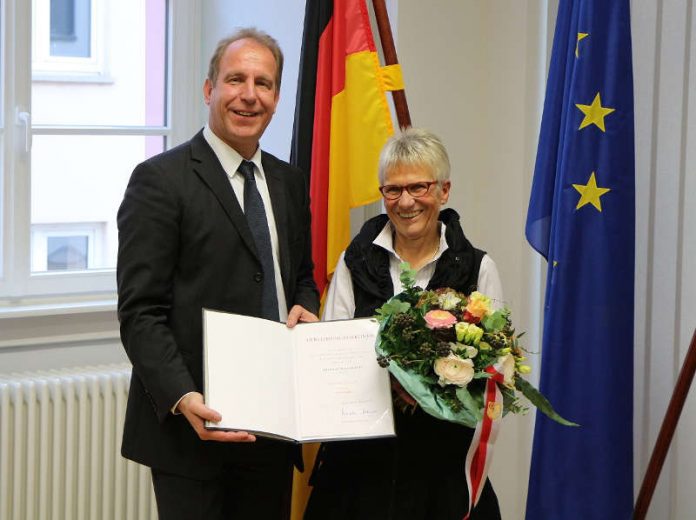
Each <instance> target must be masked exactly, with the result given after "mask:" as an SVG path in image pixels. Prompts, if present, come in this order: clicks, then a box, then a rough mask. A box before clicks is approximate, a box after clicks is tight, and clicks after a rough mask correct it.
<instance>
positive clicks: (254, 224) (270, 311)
mask: <svg viewBox="0 0 696 520" xmlns="http://www.w3.org/2000/svg"><path fill="white" fill-rule="evenodd" d="M237 171H239V173H241V174H242V175H243V176H244V213H245V214H246V218H247V222H248V223H249V228H250V229H251V234H252V235H253V236H254V243H255V244H256V251H257V252H258V253H259V258H260V260H261V267H262V268H263V295H262V299H261V317H262V318H267V319H269V320H275V321H278V320H279V316H278V294H277V293H276V284H275V272H274V270H273V251H272V250H271V233H270V232H269V230H268V220H267V219H266V210H265V209H264V206H263V200H262V199H261V194H260V193H259V190H258V188H257V187H256V179H255V178H254V163H252V162H251V161H242V164H240V165H239V168H238V169H237Z"/></svg>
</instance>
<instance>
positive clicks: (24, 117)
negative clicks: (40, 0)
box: [0, 0, 202, 317]
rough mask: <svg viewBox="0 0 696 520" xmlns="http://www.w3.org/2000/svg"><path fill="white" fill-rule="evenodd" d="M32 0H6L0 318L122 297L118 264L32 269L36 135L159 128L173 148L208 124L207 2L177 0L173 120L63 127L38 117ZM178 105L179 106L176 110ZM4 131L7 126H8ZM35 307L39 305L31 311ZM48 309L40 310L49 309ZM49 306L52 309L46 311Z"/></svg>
mask: <svg viewBox="0 0 696 520" xmlns="http://www.w3.org/2000/svg"><path fill="white" fill-rule="evenodd" d="M32 3H33V2H28V1H26V0H0V21H1V24H0V30H1V31H2V32H1V34H0V37H1V38H2V39H1V41H0V51H1V52H2V63H3V64H4V67H3V68H4V70H3V71H2V72H1V73H0V76H1V77H2V80H3V81H2V83H1V84H0V87H1V88H2V105H3V110H2V115H3V121H2V123H1V124H0V127H1V128H2V129H0V144H2V146H1V147H0V158H1V161H2V162H1V163H0V196H1V197H2V198H1V199H0V225H1V226H2V227H1V228H0V317H2V314H3V313H12V312H16V311H17V308H18V307H21V308H27V309H31V308H32V306H34V307H36V308H37V309H44V310H45V309H47V308H49V309H50V306H51V305H53V304H55V305H56V306H58V307H61V308H63V307H64V305H65V302H71V303H70V304H71V305H73V304H74V305H77V306H79V305H85V306H90V305H93V302H94V301H105V300H109V301H111V304H110V306H111V307H113V304H114V302H115V298H116V276H115V270H114V269H95V270H89V271H83V272H72V271H68V272H44V273H33V272H32V270H31V228H32V226H31V198H30V197H31V192H30V186H31V182H30V172H31V170H30V167H31V165H30V161H31V138H32V136H33V135H85V134H87V135H139V136H140V135H158V136H163V137H164V138H165V143H166V144H165V147H166V148H171V147H173V146H176V145H177V144H179V143H181V142H183V141H184V140H186V139H188V138H190V137H191V136H192V135H193V134H194V133H195V132H196V131H197V130H198V129H200V126H201V120H200V105H201V100H200V88H201V87H200V85H201V82H202V79H201V78H200V77H198V75H197V74H196V71H199V70H202V69H201V67H200V57H199V54H200V17H201V13H200V4H199V3H198V2H192V1H190V0H169V7H168V17H169V19H168V29H167V37H168V40H169V41H168V48H169V53H168V66H167V71H168V72H167V74H168V77H167V80H166V84H167V86H168V89H169V93H168V106H167V111H166V113H167V114H168V121H167V122H166V124H165V125H164V126H157V127H143V126H138V127H127V126H124V127H98V126H80V127H76V126H55V125H40V126H38V125H32V124H31V98H30V96H31V84H32V72H31V66H29V65H30V63H31V51H30V49H31V43H32V42H31V41H30V40H31V36H30V35H31V34H32V31H31V24H32V20H31V13H32ZM172 107H176V111H173V110H172ZM3 130H4V131H3ZM29 312H31V311H29ZM42 312H44V311H37V313H42ZM46 312H49V311H46Z"/></svg>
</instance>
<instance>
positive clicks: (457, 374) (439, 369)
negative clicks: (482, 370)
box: [434, 354, 474, 386]
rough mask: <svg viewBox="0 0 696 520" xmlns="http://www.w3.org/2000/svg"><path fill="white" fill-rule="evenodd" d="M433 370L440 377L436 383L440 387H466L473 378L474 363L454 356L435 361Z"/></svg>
mask: <svg viewBox="0 0 696 520" xmlns="http://www.w3.org/2000/svg"><path fill="white" fill-rule="evenodd" d="M434 369H435V373H436V374H437V375H438V376H440V379H439V380H438V383H440V385H441V386H445V385H457V386H466V385H467V384H469V381H471V380H472V379H473V378H474V362H473V361H471V360H470V359H462V358H460V357H459V356H457V355H456V354H450V355H449V356H447V357H441V358H438V359H436V360H435V366H434Z"/></svg>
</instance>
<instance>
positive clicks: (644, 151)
mask: <svg viewBox="0 0 696 520" xmlns="http://www.w3.org/2000/svg"><path fill="white" fill-rule="evenodd" d="M632 9H633V13H632V15H633V18H632V24H631V25H632V33H633V56H634V58H633V67H634V84H635V97H636V118H635V124H636V327H635V338H636V341H635V345H636V367H635V374H636V378H635V396H636V399H635V420H634V424H635V439H636V444H635V449H636V457H635V465H636V492H638V489H639V486H640V482H641V480H642V477H643V474H644V473H645V469H646V467H647V464H648V460H649V456H650V453H651V450H652V449H653V446H654V444H655V439H656V438H657V434H658V431H659V428H660V424H661V422H662V419H663V417H664V413H665V410H666V408H667V405H668V402H669V398H670V396H671V392H672V389H673V387H674V384H675V382H676V378H677V375H678V372H679V369H680V367H681V364H682V362H683V359H684V356H685V355H686V350H687V347H688V343H689V341H690V339H691V336H692V334H693V333H694V329H695V328H696V260H694V259H695V258H696V15H695V14H694V4H693V2H673V1H660V2H654V1H651V0H633V1H632ZM695 393H696V389H694V388H692V389H691V392H690V395H689V397H688V399H687V401H686V404H685V407H684V411H683V414H682V416H681V420H680V424H679V427H678V429H677V431H676V434H675V437H674V439H673V442H672V447H671V449H670V452H669V454H668V458H667V461H666V463H665V466H664V468H663V470H662V474H661V477H660V480H659V481H658V485H657V488H656V491H655V495H654V497H653V501H652V506H651V509H650V511H649V516H648V517H649V518H651V519H660V520H661V519H665V518H668V519H675V520H677V519H682V518H693V517H694V511H696V493H694V492H693V482H694V481H695V480H696V467H695V466H694V464H693V454H694V453H695V452H696V438H694V436H693V435H692V434H691V432H692V431H694V429H695V428H696V399H695V398H694V394H695Z"/></svg>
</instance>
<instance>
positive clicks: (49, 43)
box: [31, 0, 164, 82]
mask: <svg viewBox="0 0 696 520" xmlns="http://www.w3.org/2000/svg"><path fill="white" fill-rule="evenodd" d="M148 1H149V0H148ZM111 3H112V2H108V1H107V0H32V6H33V9H34V12H33V15H34V16H33V27H32V39H31V40H32V70H33V77H34V79H35V80H46V81H75V80H80V81H107V82H108V81H109V80H110V78H109V77H108V71H107V69H106V57H107V56H106V55H107V54H109V53H108V52H106V51H107V50H106V49H105V45H106V44H107V42H106V41H105V38H106V34H107V32H108V30H110V29H112V28H116V30H117V31H118V30H119V29H118V22H116V24H114V23H112V21H110V20H109V19H108V18H105V15H109V14H111V13H108V12H105V10H112V9H113V7H111V6H110V4H111ZM119 3H120V2H119ZM130 3H131V2H129V1H125V2H123V8H126V7H129V6H128V4H130ZM162 3H164V2H162ZM117 4H118V3H117ZM116 9H117V10H118V9H119V8H118V7H116ZM136 16H137V15H136ZM114 25H116V27H114Z"/></svg>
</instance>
